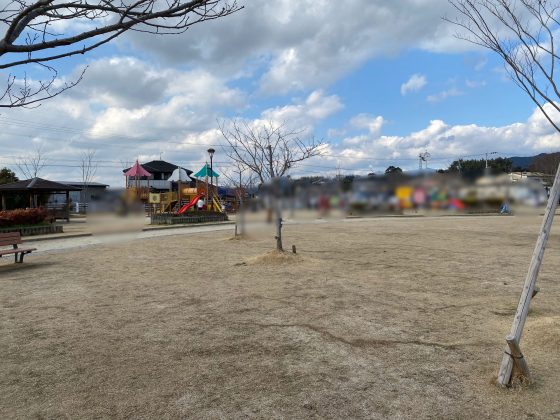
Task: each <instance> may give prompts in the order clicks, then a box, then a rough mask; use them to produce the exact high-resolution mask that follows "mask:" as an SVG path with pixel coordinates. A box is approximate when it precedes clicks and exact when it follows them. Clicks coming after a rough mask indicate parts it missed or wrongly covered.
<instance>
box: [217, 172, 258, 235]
mask: <svg viewBox="0 0 560 420" xmlns="http://www.w3.org/2000/svg"><path fill="white" fill-rule="evenodd" d="M222 175H223V176H224V178H225V179H226V180H227V181H228V183H229V184H230V186H231V187H233V188H234V189H235V194H236V196H237V203H238V205H237V214H236V217H235V237H243V236H244V235H245V233H246V232H245V197H246V196H247V190H248V189H249V188H250V187H252V186H253V185H254V184H255V180H256V177H255V174H254V173H252V172H251V171H249V170H248V169H247V168H246V167H244V165H242V164H240V163H239V162H234V163H233V164H232V165H231V167H229V168H225V169H222Z"/></svg>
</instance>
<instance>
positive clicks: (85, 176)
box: [80, 150, 97, 204]
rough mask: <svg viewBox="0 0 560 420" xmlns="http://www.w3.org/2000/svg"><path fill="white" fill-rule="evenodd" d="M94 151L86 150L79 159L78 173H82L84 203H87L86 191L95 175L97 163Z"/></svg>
mask: <svg viewBox="0 0 560 420" xmlns="http://www.w3.org/2000/svg"><path fill="white" fill-rule="evenodd" d="M95 154H96V151H95V150H86V151H84V152H82V155H81V159H80V171H81V173H82V182H83V189H82V192H83V196H84V197H85V203H86V204H87V203H88V202H89V199H88V190H89V184H90V183H91V182H92V181H93V178H94V177H95V174H96V173H97V162H96V161H95Z"/></svg>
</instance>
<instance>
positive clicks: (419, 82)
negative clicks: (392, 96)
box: [401, 74, 428, 96]
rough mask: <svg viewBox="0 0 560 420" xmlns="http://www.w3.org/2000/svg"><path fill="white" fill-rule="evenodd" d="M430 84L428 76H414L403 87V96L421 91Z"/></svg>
mask: <svg viewBox="0 0 560 420" xmlns="http://www.w3.org/2000/svg"><path fill="white" fill-rule="evenodd" d="M427 83H428V81H427V79H426V76H424V75H422V74H413V75H412V76H410V79H408V80H407V81H406V82H405V83H403V84H402V85H401V95H403V96H404V95H406V94H408V93H410V92H418V91H420V90H421V89H422V88H423V87H424V86H426V84H427Z"/></svg>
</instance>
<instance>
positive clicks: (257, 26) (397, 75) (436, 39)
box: [0, 0, 560, 185]
mask: <svg viewBox="0 0 560 420" xmlns="http://www.w3.org/2000/svg"><path fill="white" fill-rule="evenodd" d="M339 3H340V2H332V1H327V0H323V1H320V0H317V1H312V0H302V1H295V0H294V1H289V0H269V1H265V0H253V1H251V2H249V1H245V6H246V7H245V9H244V10H242V11H241V12H239V13H237V14H235V15H233V16H229V17H227V18H224V19H221V20H217V21H213V22H207V23H201V24H199V25H198V26H196V27H193V28H191V30H189V31H187V33H185V34H183V35H180V36H171V37H154V36H147V35H143V34H128V35H127V36H125V37H123V38H121V39H119V40H118V41H116V42H114V43H113V44H110V45H108V46H105V47H103V48H100V49H98V50H96V51H94V52H92V53H90V54H89V55H87V56H85V57H82V56H79V57H75V58H73V59H70V60H66V61H63V62H59V63H57V69H58V71H59V74H61V75H62V77H63V78H66V79H67V80H72V79H73V78H75V77H76V74H78V72H79V71H80V69H81V68H83V66H84V65H88V66H89V67H88V70H87V71H86V74H85V78H84V80H83V81H82V82H81V83H80V84H79V85H78V86H77V87H75V88H74V89H72V90H71V91H68V92H66V93H65V94H64V95H61V96H60V97H57V98H55V99H53V100H50V101H48V102H45V103H44V104H43V105H42V106H41V107H40V108H38V109H30V110H26V109H14V110H12V109H7V110H4V111H2V112H1V113H0V114H1V115H0V128H1V129H2V130H0V165H8V166H10V167H12V168H14V169H15V170H16V171H17V170H18V168H17V162H18V161H19V160H21V159H23V158H25V157H26V156H27V157H28V156H29V155H30V154H33V153H35V151H36V150H38V149H40V150H41V151H42V152H43V154H44V155H45V156H46V157H47V158H48V162H49V164H48V166H46V167H45V168H44V169H43V171H42V173H41V175H42V176H45V177H50V178H53V179H55V178H56V179H67V180H71V179H74V180H78V179H79V178H80V174H79V169H78V168H77V163H78V161H79V158H80V155H81V154H82V153H83V152H84V150H91V149H93V150H95V151H96V158H97V159H98V160H99V162H100V165H99V166H100V168H99V170H98V173H97V180H99V181H103V182H108V183H110V184H114V185H120V184H121V181H122V179H121V173H120V168H121V166H123V164H126V163H128V162H130V161H133V160H134V159H136V158H139V159H140V160H141V161H142V160H143V161H146V160H151V159H154V158H159V157H160V156H161V157H162V158H163V159H165V160H168V161H171V162H174V163H177V164H181V165H183V166H186V167H189V168H191V169H193V170H196V169H198V168H197V167H198V166H201V165H202V164H203V163H204V160H205V159H206V154H205V150H206V149H207V148H208V146H210V145H218V146H219V145H220V144H222V143H223V140H222V139H221V136H220V133H219V132H218V131H217V120H224V119H227V118H233V117H235V118H242V119H244V120H246V121H247V122H250V123H252V124H259V123H262V122H263V121H274V122H277V123H284V124H287V125H289V126H290V127H293V128H296V129H301V130H303V131H304V133H305V135H306V136H310V137H311V136H315V137H316V138H318V139H322V140H323V141H325V142H326V143H327V144H328V148H327V149H326V154H325V155H324V156H322V157H320V158H316V159H314V161H311V162H308V164H309V166H306V167H300V168H295V169H294V173H293V175H295V176H297V175H303V174H307V175H311V174H325V173H331V172H332V173H334V172H335V170H336V168H337V167H341V168H343V171H344V172H346V173H358V174H360V173H367V172H369V171H372V170H373V171H376V172H378V171H383V170H384V168H385V167H387V166H388V165H398V166H401V167H403V168H404V169H414V168H415V167H416V166H417V161H416V158H417V156H418V153H419V152H421V151H424V150H428V151H429V152H430V153H431V154H432V156H433V157H434V159H433V161H432V162H431V164H430V166H432V167H435V168H439V167H446V166H447V165H448V164H449V163H450V162H451V161H452V160H453V159H456V158H460V157H463V156H471V155H480V154H483V153H485V152H489V151H496V152H499V153H500V154H502V155H506V156H507V155H532V154H536V153H540V152H549V151H556V150H557V149H558V147H559V145H560V138H559V136H558V134H557V133H555V132H554V131H553V130H552V129H551V128H550V127H549V125H548V124H547V123H546V121H544V118H543V117H542V116H541V115H540V114H539V113H538V112H536V111H535V106H534V104H532V103H531V102H530V100H529V99H528V98H527V97H526V96H525V95H524V93H523V92H521V91H520V90H519V89H518V88H517V87H516V86H515V85H514V84H513V83H512V82H511V81H510V80H508V79H507V76H506V75H505V73H504V71H503V65H502V63H501V62H500V61H499V59H497V58H496V57H495V56H493V55H492V54H490V53H488V52H486V51H484V50H480V49H476V48H474V47H473V46H472V45H468V44H466V43H465V42H464V41H460V40H458V39H456V38H455V37H454V33H455V31H456V29H455V28H453V27H451V25H449V24H448V23H446V22H444V21H443V20H442V19H441V17H442V16H443V15H445V14H447V15H449V13H450V9H448V7H447V3H446V2H442V1H441V0H421V1H418V0H398V1H394V2H390V3H388V2H386V1H381V0H349V1H348V2H346V3H345V4H344V5H340V4H339ZM65 30H66V31H67V32H68V33H71V32H72V31H73V30H74V29H73V27H72V25H70V26H69V27H67V28H65ZM23 70H25V71H27V72H28V74H29V75H30V76H32V77H35V78H39V77H40V74H39V73H37V72H36V71H35V69H33V68H26V69H19V71H23ZM219 153H220V150H219V149H218V157H217V162H218V165H221V166H222V167H223V169H227V166H228V163H227V162H226V161H225V158H224V157H223V156H222V157H219ZM313 165H315V166H313ZM314 167H315V169H313V168H314ZM319 167H321V168H319ZM329 168H330V169H329ZM21 175H22V174H21V173H20V176H21Z"/></svg>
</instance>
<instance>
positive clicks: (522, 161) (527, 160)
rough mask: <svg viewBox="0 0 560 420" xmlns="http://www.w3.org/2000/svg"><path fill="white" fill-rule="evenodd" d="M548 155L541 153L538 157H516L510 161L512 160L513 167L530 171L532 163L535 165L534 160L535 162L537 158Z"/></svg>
mask: <svg viewBox="0 0 560 420" xmlns="http://www.w3.org/2000/svg"><path fill="white" fill-rule="evenodd" d="M547 154H548V153H541V154H539V155H536V156H514V157H510V158H509V159H511V162H512V167H513V168H514V169H515V168H522V169H523V170H528V169H529V166H530V165H531V163H533V160H535V158H538V157H540V156H544V155H547Z"/></svg>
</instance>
